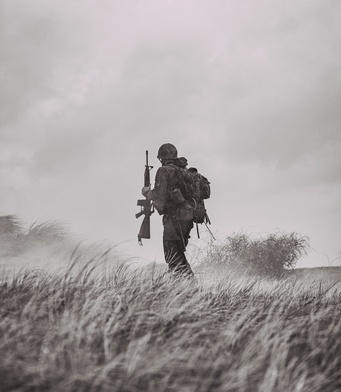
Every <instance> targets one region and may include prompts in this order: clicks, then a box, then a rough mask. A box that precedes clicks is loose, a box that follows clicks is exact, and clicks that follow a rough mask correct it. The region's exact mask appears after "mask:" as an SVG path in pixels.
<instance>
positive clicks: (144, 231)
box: [135, 151, 154, 246]
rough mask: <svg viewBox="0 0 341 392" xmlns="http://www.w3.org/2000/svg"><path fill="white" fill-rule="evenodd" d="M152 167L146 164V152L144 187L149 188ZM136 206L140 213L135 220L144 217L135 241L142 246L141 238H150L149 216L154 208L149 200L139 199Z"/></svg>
mask: <svg viewBox="0 0 341 392" xmlns="http://www.w3.org/2000/svg"><path fill="white" fill-rule="evenodd" d="M152 168H153V166H149V164H148V151H146V165H145V169H144V186H145V187H149V186H150V171H151V169H152ZM137 205H138V206H140V207H141V211H140V212H138V213H137V214H135V216H136V218H139V217H140V216H142V215H144V218H143V221H142V224H141V227H140V231H139V234H138V235H137V240H138V243H139V245H141V246H142V245H143V244H142V238H150V215H151V214H152V213H153V212H154V207H153V204H152V202H151V200H148V199H141V200H137Z"/></svg>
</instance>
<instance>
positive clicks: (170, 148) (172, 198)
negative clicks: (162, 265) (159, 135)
mask: <svg viewBox="0 0 341 392" xmlns="http://www.w3.org/2000/svg"><path fill="white" fill-rule="evenodd" d="M157 158H158V159H159V161H160V162H161V165H162V166H161V167H160V168H159V169H158V171H157V173H156V176H155V186H154V189H153V190H151V189H150V187H143V188H142V194H143V196H145V197H146V198H147V199H148V200H152V201H153V204H154V207H155V209H156V210H157V211H158V213H159V214H160V215H163V217H162V223H163V228H164V230H163V249H164V254H165V260H166V262H167V264H168V266H169V270H170V271H172V272H174V273H177V274H181V275H185V276H194V274H193V271H192V269H191V267H190V265H189V263H188V261H187V259H186V256H185V251H186V247H187V244H188V239H189V238H190V232H191V230H192V228H193V206H192V205H191V204H190V203H189V202H188V201H187V200H185V199H184V197H183V195H182V193H181V191H179V184H178V181H179V176H181V174H179V172H181V170H186V166H187V160H186V159H185V158H178V152H177V149H176V147H175V146H174V145H173V144H170V143H166V144H163V145H162V146H161V147H160V148H159V151H158V155H157ZM180 168H181V169H180Z"/></svg>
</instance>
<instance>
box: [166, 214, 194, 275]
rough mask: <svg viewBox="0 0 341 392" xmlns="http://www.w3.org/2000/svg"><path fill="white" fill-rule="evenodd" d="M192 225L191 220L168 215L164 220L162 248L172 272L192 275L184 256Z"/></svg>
mask: <svg viewBox="0 0 341 392" xmlns="http://www.w3.org/2000/svg"><path fill="white" fill-rule="evenodd" d="M192 227H193V223H192V222H191V221H181V220H175V219H174V218H170V217H168V218H166V219H165V221H164V233H163V250H164V254H165V260H166V263H167V264H168V267H169V270H170V271H172V272H174V273H177V274H181V275H188V276H192V275H193V271H192V269H191V267H190V265H189V263H188V261H187V259H186V256H185V251H186V246H187V244H188V239H189V234H190V231H191V229H192Z"/></svg>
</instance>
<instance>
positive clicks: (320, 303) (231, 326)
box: [0, 227, 341, 392]
mask: <svg viewBox="0 0 341 392" xmlns="http://www.w3.org/2000/svg"><path fill="white" fill-rule="evenodd" d="M45 229H46V227H45ZM34 238H35V237H34ZM7 241H9V239H8V238H7ZM26 245H27V242H26ZM26 245H25V246H26ZM25 246H24V247H23V248H22V249H21V251H23V250H24V249H26V250H27V248H25ZM6 252H7V253H6V255H7V256H6V257H7V258H8V255H9V253H10V247H7V250H6ZM53 252H56V248H55V247H53ZM46 254H48V253H47V252H46V250H45V251H44V255H46ZM108 255H109V253H106V254H101V255H98V256H97V257H96V256H93V255H92V257H91V258H88V259H87V258H86V252H85V253H84V250H83V251H82V253H77V252H74V253H73V255H72V256H70V257H69V260H68V262H70V260H71V264H69V266H68V268H67V269H61V270H55V271H50V272H49V273H47V272H46V271H44V270H43V269H39V270H27V271H26V272H25V271H22V272H20V273H17V274H16V276H14V277H13V276H11V278H10V279H8V280H7V281H6V280H5V279H3V280H2V283H1V285H0V302H1V308H0V347H1V357H0V390H1V391H18V392H21V391H66V392H68V391H75V392H76V391H157V392H159V391H160V392H162V391H199V392H204V391H245V392H246V391H264V392H267V391H268V392H270V391H271V392H272V391H293V392H294V391H295V392H300V391H307V392H308V391H309V392H312V391H316V392H317V391H321V392H322V391H323V392H336V391H339V390H341V372H340V369H341V355H340V354H341V317H340V315H341V302H340V297H341V295H340V294H341V290H340V281H339V280H338V277H336V278H335V279H333V282H332V280H328V281H327V280H323V279H317V278H316V276H315V277H313V276H310V277H309V278H305V274H303V272H302V271H300V273H299V274H298V273H292V272H290V273H289V272H288V274H287V275H285V276H282V277H281V278H277V277H275V278H271V277H261V276H259V275H254V276H252V275H250V274H244V273H242V272H236V271H234V272H232V270H230V269H228V268H225V269H219V270H218V269H216V268H215V267H214V266H212V265H210V266H207V267H206V268H196V271H197V277H198V282H197V283H195V284H193V283H192V282H190V281H188V280H183V279H180V280H179V279H176V278H174V277H172V276H170V275H169V274H168V273H165V272H164V271H163V270H162V269H154V268H153V267H152V266H149V267H148V268H139V269H137V270H132V269H131V268H130V267H129V266H128V265H127V264H126V263H123V262H120V258H119V257H116V256H113V255H111V256H110V263H105V264H103V262H102V261H103V260H104V259H106V258H108V257H109V256H108ZM16 257H18V255H16ZM63 257H65V254H64V253H63ZM99 265H104V266H103V268H99ZM338 272H339V270H338V269H337V270H335V271H334V272H332V274H331V275H332V276H336V275H335V274H336V273H338ZM319 273H321V277H322V278H323V276H324V275H325V274H326V272H323V274H324V275H322V272H321V271H320V272H319ZM207 276H209V277H210V279H206V278H207Z"/></svg>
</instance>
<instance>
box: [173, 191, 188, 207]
mask: <svg viewBox="0 0 341 392" xmlns="http://www.w3.org/2000/svg"><path fill="white" fill-rule="evenodd" d="M170 197H171V199H172V201H173V202H174V203H175V204H176V205H178V204H182V203H183V202H184V201H185V198H184V197H183V195H182V193H181V191H180V189H179V188H174V189H172V190H171V191H170Z"/></svg>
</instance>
